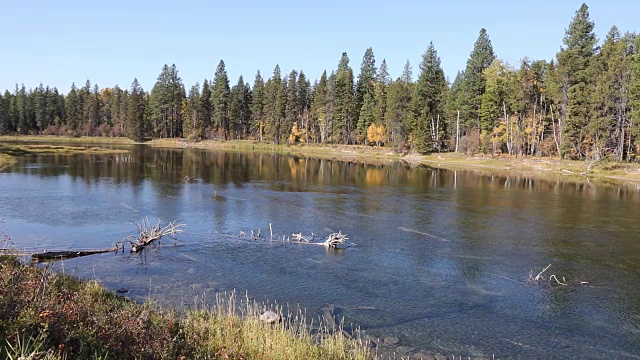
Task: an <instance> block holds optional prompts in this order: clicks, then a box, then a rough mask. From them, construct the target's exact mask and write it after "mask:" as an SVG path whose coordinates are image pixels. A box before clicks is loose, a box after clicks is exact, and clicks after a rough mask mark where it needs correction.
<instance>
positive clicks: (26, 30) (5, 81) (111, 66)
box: [0, 0, 640, 93]
mask: <svg viewBox="0 0 640 360" xmlns="http://www.w3.org/2000/svg"><path fill="white" fill-rule="evenodd" d="M2 2H3V4H2V5H1V6H0V29H1V31H0V69H1V70H0V89H2V90H4V89H7V88H8V89H13V88H14V86H15V84H16V83H24V84H25V86H27V88H30V87H35V86H38V84H39V83H40V82H43V83H44V84H45V85H51V86H56V87H58V89H59V90H61V91H62V92H65V93H66V92H67V91H68V90H69V87H70V86H71V83H72V82H75V83H76V84H77V85H79V86H80V85H82V84H84V82H85V80H86V79H90V80H91V82H92V83H97V84H98V85H99V86H100V87H111V86H113V85H116V84H117V85H119V86H120V87H124V88H128V87H129V86H130V84H131V82H132V80H133V78H134V77H137V78H138V80H139V81H140V82H141V84H142V86H143V87H144V88H145V89H146V90H150V89H151V88H152V87H153V84H154V83H155V80H156V78H157V76H158V74H159V73H160V70H161V68H162V66H163V64H165V63H166V64H172V63H175V64H176V66H177V68H178V71H179V74H180V76H181V77H182V79H183V81H184V83H185V86H186V87H187V89H188V87H189V86H191V85H192V84H194V83H195V82H200V83H202V80H203V79H204V78H208V79H211V78H212V77H213V74H214V72H215V69H216V66H217V64H218V62H219V61H220V59H223V60H224V61H225V63H226V67H227V71H228V73H229V77H230V82H231V84H232V85H233V84H235V83H236V82H237V79H238V76H239V75H240V74H242V75H244V79H245V82H249V83H250V84H252V83H253V79H254V76H255V73H256V70H260V71H261V72H262V74H263V77H265V78H267V77H269V76H271V73H272V71H273V68H274V66H275V65H276V64H279V65H280V67H281V69H282V72H283V74H285V73H288V72H289V71H291V70H292V69H296V70H300V69H302V70H303V71H304V72H305V74H306V75H307V77H308V78H310V79H311V80H312V81H313V80H315V79H317V78H319V77H320V75H321V74H322V71H323V70H325V69H326V70H327V71H328V72H330V71H331V70H333V69H335V68H336V67H337V64H338V60H339V59H340V55H341V53H342V52H344V51H346V52H347V53H348V54H349V58H350V59H351V66H352V67H353V69H354V72H355V74H356V75H357V73H358V72H359V68H360V62H361V60H362V55H363V54H364V52H365V50H366V49H367V48H368V47H372V48H373V51H374V54H375V56H376V64H377V65H379V64H380V63H381V62H382V59H383V58H386V60H387V63H388V65H389V68H390V73H391V75H392V77H394V78H395V77H397V76H399V75H400V73H401V71H402V68H403V66H404V64H405V62H406V61H407V60H409V61H410V62H411V64H412V66H413V73H414V78H415V77H417V75H418V64H419V62H420V59H421V55H422V54H423V53H424V51H425V50H426V49H427V46H428V44H429V42H430V41H433V42H434V44H435V47H436V50H437V51H438V55H439V56H440V58H441V59H442V65H443V68H444V71H445V73H446V75H447V76H449V77H450V78H451V80H453V77H454V76H455V74H456V72H457V71H458V70H461V69H464V67H465V64H466V61H467V58H468V56H469V53H470V52H471V50H472V48H473V43H474V42H475V40H476V39H477V37H478V32H479V30H480V28H482V27H484V28H486V29H487V32H488V34H489V37H490V38H491V41H492V43H493V47H494V51H495V52H496V54H497V56H498V57H500V58H502V59H505V60H507V61H508V62H510V63H511V64H513V65H517V64H518V63H519V61H520V59H522V58H523V57H525V56H527V57H528V58H530V59H547V60H549V59H551V58H553V57H554V56H555V53H556V52H557V51H558V50H559V49H560V46H561V45H562V38H563V36H564V32H565V29H566V28H567V26H568V24H569V22H570V20H571V18H572V17H573V16H574V13H575V11H576V10H577V9H578V8H579V7H580V5H581V3H582V1H573V0H562V1H557V0H556V1H553V0H538V1H535V0H522V1H520V0H512V1H491V0H487V1H405V0H395V1H389V0H387V1H347V0H343V1H335V0H330V1H319V2H310V3H308V4H306V2H304V1H299V0H298V1H275V0H274V1H241V2H238V1H236V2H235V3H240V4H234V2H233V1H226V2H219V1H204V0H203V1H190V0H182V1H147V0H145V1H136V0H129V1H121V0H110V1H86V0H84V1H64V0H59V1H42V0H34V1H22V2H20V1H12V2H8V1H7V0H3V1H2ZM587 4H588V5H589V10H590V14H591V19H592V20H593V21H595V23H596V34H597V35H598V38H599V39H603V38H604V37H605V35H606V33H607V32H608V31H609V29H610V28H611V26H612V25H617V26H618V28H619V29H620V31H621V32H623V33H624V32H626V31H640V26H638V25H637V21H636V17H637V14H638V13H640V3H638V2H635V1H615V0H610V1H601V0H599V1H591V2H587Z"/></svg>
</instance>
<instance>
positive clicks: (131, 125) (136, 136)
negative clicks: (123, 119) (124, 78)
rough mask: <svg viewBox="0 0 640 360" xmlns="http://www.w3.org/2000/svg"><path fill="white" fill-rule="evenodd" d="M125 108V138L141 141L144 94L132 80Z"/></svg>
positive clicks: (135, 80) (134, 80) (144, 111)
mask: <svg viewBox="0 0 640 360" xmlns="http://www.w3.org/2000/svg"><path fill="white" fill-rule="evenodd" d="M128 100H129V103H128V107H127V137H128V138H130V139H132V140H134V141H142V139H143V134H144V128H145V115H146V112H147V111H146V104H145V93H144V90H143V89H142V86H140V83H139V82H138V79H133V82H132V83H131V93H130V95H129V99H128Z"/></svg>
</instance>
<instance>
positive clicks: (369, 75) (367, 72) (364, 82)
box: [354, 48, 377, 141]
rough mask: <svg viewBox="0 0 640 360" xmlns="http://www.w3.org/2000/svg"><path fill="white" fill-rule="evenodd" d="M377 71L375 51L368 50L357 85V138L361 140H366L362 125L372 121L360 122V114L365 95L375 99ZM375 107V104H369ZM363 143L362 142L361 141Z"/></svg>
mask: <svg viewBox="0 0 640 360" xmlns="http://www.w3.org/2000/svg"><path fill="white" fill-rule="evenodd" d="M376 75H377V69H376V59H375V56H374V55H373V49H372V48H368V49H367V50H366V51H365V53H364V56H363V57H362V64H361V65H360V74H359V75H358V82H357V84H356V99H355V109H354V111H355V113H356V114H357V115H358V116H357V117H356V123H357V124H358V127H357V136H358V138H359V139H366V135H367V134H366V127H368V126H369V125H368V124H367V125H366V127H364V128H363V127H362V126H360V125H362V124H364V123H367V122H368V123H370V122H371V120H365V121H360V120H359V114H360V113H361V107H362V106H363V103H364V98H365V95H367V94H368V95H369V97H370V98H371V100H373V97H374V91H375V90H374V83H375V80H376ZM369 105H373V103H371V104H369ZM360 141H362V140H360Z"/></svg>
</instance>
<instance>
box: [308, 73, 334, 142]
mask: <svg viewBox="0 0 640 360" xmlns="http://www.w3.org/2000/svg"><path fill="white" fill-rule="evenodd" d="M328 91H329V89H328V84H327V72H326V71H324V72H323V73H322V76H320V81H319V82H318V83H317V84H316V85H315V86H314V88H313V101H312V103H311V122H312V125H311V126H310V127H311V129H313V130H312V133H316V131H317V139H318V141H320V142H321V143H326V142H328V139H329V134H330V132H329V129H330V128H331V123H330V122H329V119H328V118H327V115H328V114H327V110H328V109H327V106H328V100H329V99H328Z"/></svg>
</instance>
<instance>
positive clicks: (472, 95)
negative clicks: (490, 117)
mask: <svg viewBox="0 0 640 360" xmlns="http://www.w3.org/2000/svg"><path fill="white" fill-rule="evenodd" d="M495 58H496V56H495V55H494V53H493V45H491V40H489V35H488V34H487V30H486V29H484V28H483V29H480V34H479V35H478V39H477V40H476V42H475V44H474V46H473V51H471V54H470V56H469V59H468V60H467V66H466V68H465V71H464V81H463V85H462V93H461V94H460V95H461V98H460V102H461V105H462V107H463V108H462V113H463V114H462V118H463V119H464V122H463V124H464V132H465V133H466V132H468V131H470V130H471V129H473V128H475V130H476V131H477V133H478V134H477V136H478V138H479V137H480V132H481V124H480V108H481V106H482V94H484V90H485V82H486V79H485V76H484V70H485V69H486V68H488V67H489V65H491V63H492V62H493V60H495Z"/></svg>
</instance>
